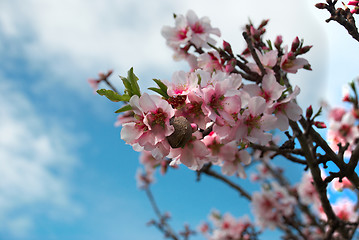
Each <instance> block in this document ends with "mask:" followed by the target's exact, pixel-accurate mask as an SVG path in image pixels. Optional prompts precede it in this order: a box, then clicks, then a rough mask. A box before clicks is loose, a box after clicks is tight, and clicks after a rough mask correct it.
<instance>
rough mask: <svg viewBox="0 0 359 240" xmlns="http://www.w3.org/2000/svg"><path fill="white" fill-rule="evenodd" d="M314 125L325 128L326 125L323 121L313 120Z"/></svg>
mask: <svg viewBox="0 0 359 240" xmlns="http://www.w3.org/2000/svg"><path fill="white" fill-rule="evenodd" d="M314 126H316V127H317V128H327V125H325V123H324V122H314Z"/></svg>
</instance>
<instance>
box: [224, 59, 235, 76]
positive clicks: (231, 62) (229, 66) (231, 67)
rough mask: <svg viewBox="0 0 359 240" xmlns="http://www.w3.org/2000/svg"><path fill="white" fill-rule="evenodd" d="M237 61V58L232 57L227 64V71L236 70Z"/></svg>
mask: <svg viewBox="0 0 359 240" xmlns="http://www.w3.org/2000/svg"><path fill="white" fill-rule="evenodd" d="M236 63H237V61H236V59H234V58H232V59H231V60H229V61H228V63H227V65H226V72H227V73H231V72H232V71H233V70H234V68H235V66H236Z"/></svg>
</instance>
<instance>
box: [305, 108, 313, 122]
mask: <svg viewBox="0 0 359 240" xmlns="http://www.w3.org/2000/svg"><path fill="white" fill-rule="evenodd" d="M312 115H313V108H312V105H310V106H309V107H308V108H307V112H306V114H305V117H306V118H307V119H310V118H311V117H312Z"/></svg>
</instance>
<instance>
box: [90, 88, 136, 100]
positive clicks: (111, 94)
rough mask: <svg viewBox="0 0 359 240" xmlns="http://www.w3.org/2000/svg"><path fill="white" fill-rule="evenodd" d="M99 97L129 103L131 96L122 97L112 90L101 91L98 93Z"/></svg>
mask: <svg viewBox="0 0 359 240" xmlns="http://www.w3.org/2000/svg"><path fill="white" fill-rule="evenodd" d="M96 92H97V93H98V94H99V95H101V96H105V97H107V98H108V99H109V100H110V101H112V102H121V101H129V100H130V96H129V95H127V94H124V95H120V94H118V93H116V92H114V91H112V90H107V89H99V90H97V91H96Z"/></svg>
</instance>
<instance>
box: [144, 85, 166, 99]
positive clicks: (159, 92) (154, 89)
mask: <svg viewBox="0 0 359 240" xmlns="http://www.w3.org/2000/svg"><path fill="white" fill-rule="evenodd" d="M148 89H149V90H152V91H154V92H156V93H158V94H159V95H161V96H162V97H164V98H165V99H168V98H169V96H168V95H167V93H166V92H163V91H162V89H160V88H154V87H150V88H148Z"/></svg>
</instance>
